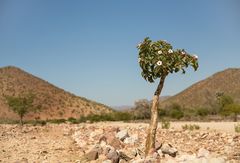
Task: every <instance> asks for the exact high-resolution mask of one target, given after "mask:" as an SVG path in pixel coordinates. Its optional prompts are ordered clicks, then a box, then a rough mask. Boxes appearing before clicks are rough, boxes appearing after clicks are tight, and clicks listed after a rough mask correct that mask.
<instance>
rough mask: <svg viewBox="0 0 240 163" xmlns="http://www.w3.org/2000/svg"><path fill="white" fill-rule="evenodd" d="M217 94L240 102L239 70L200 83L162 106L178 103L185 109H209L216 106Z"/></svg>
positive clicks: (225, 72)
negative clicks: (222, 94)
mask: <svg viewBox="0 0 240 163" xmlns="http://www.w3.org/2000/svg"><path fill="white" fill-rule="evenodd" d="M216 93H224V94H226V95H229V96H231V97H232V98H233V99H234V101H235V102H240V69H239V68H229V69H226V70H224V71H221V72H218V73H216V74H214V75H212V76H210V77H208V78H207V79H205V80H202V81H199V82H197V83H196V84H193V85H192V86H190V87H189V88H187V89H186V90H184V91H182V92H180V93H179V94H177V95H175V96H172V97H170V98H168V99H167V100H165V101H163V102H162V103H161V106H163V107H166V106H169V105H171V104H173V103H177V104H179V105H181V106H182V107H185V108H194V107H206V108H209V107H211V106H214V104H216Z"/></svg>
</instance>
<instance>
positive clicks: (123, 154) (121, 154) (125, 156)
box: [119, 151, 132, 161]
mask: <svg viewBox="0 0 240 163" xmlns="http://www.w3.org/2000/svg"><path fill="white" fill-rule="evenodd" d="M119 157H120V159H122V160H125V161H130V160H131V159H132V158H130V157H129V156H127V155H126V154H125V153H124V152H121V151H120V152H119Z"/></svg>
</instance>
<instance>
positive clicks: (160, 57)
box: [137, 37, 198, 155]
mask: <svg viewBox="0 0 240 163" xmlns="http://www.w3.org/2000/svg"><path fill="white" fill-rule="evenodd" d="M137 48H138V50H139V57H138V62H139V64H140V67H141V68H142V76H143V78H144V79H145V80H147V81H149V82H151V83H152V82H154V80H156V79H157V78H160V82H159V84H158V86H157V89H156V91H155V93H154V97H153V100H152V107H151V121H150V125H149V129H148V134H147V138H146V144H145V154H146V155H147V154H149V152H150V151H151V149H154V148H155V140H156V130H157V125H158V123H157V122H158V121H157V119H158V112H157V108H158V103H159V96H160V94H161V91H162V88H163V85H164V81H165V78H166V77H167V75H168V74H169V73H174V72H179V71H182V72H183V73H185V68H187V67H188V66H189V65H190V66H192V67H193V68H194V70H195V71H196V70H197V69H198V57H197V56H196V55H193V56H192V55H190V54H188V53H187V52H186V51H185V50H184V49H176V50H174V49H173V47H172V45H171V44H169V43H167V42H166V41H162V40H160V41H156V42H153V41H152V40H150V39H149V38H148V37H147V38H145V39H144V40H143V42H142V43H140V44H139V45H138V46H137Z"/></svg>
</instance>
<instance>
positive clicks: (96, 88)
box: [0, 0, 240, 106]
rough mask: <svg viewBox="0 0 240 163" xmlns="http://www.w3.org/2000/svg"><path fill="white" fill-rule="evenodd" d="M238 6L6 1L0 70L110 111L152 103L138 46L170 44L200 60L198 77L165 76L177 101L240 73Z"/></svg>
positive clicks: (220, 1) (232, 0) (0, 13)
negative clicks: (222, 75)
mask: <svg viewBox="0 0 240 163" xmlns="http://www.w3.org/2000/svg"><path fill="white" fill-rule="evenodd" d="M239 9H240V3H239V1H237V0H229V1H224V0H213V1H207V0H204V1H195V2H193V1H190V0H186V1H181V2H180V1H177V0H172V1H151V2H149V1H141V2H140V1H137V0H133V1H126V0H125V1H117V2H116V1H115V2H113V1H109V0H106V1H101V2H100V1H94V2H93V1H91V2H90V1H64V0H63V1H56V0H53V1H47V0H41V1H40V0H36V1H31V0H22V1H17V0H8V1H7V0H2V1H0V58H1V59H0V67H4V66H8V65H12V66H16V67H19V68H21V69H23V70H25V71H27V72H29V73H31V74H33V75H35V76H38V77H40V78H42V79H44V80H47V81H49V82H50V83H52V84H54V85H56V86H58V87H60V88H62V89H64V90H66V91H69V92H72V93H74V94H76V95H78V96H83V97H86V98H89V99H91V100H95V101H97V102H101V103H104V104H106V105H109V106H121V105H133V104H134V101H135V100H138V99H148V100H150V99H151V97H152V95H153V93H154V90H155V89H156V84H157V83H155V84H150V83H147V82H146V81H145V80H144V79H143V78H142V77H141V74H140V73H141V70H140V67H139V65H138V59H137V57H138V52H137V49H136V45H137V44H138V43H139V42H140V41H142V40H143V39H144V38H145V37H147V36H149V37H150V38H151V39H153V40H160V39H162V40H167V41H168V42H170V43H171V44H172V45H173V47H174V48H183V49H186V51H188V52H189V53H192V54H197V55H198V56H199V65H200V67H199V70H198V71H197V72H193V70H192V69H191V68H189V69H187V73H186V74H185V75H182V74H181V73H179V74H171V75H169V76H168V77H167V79H166V83H165V87H164V89H163V93H162V96H166V95H174V94H177V93H179V92H180V91H182V90H184V89H185V88H187V87H189V86H190V85H192V84H194V83H196V82H198V81H200V80H203V79H205V78H206V77H209V76H210V75H212V74H213V73H216V72H218V71H222V70H224V69H226V68H239V67H240V64H239V60H240V55H239V51H240V46H239V43H240V30H239V29H240V10H239Z"/></svg>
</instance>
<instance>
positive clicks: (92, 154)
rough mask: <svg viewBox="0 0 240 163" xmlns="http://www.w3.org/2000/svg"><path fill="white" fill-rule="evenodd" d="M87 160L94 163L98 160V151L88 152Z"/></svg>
mask: <svg viewBox="0 0 240 163" xmlns="http://www.w3.org/2000/svg"><path fill="white" fill-rule="evenodd" d="M85 158H86V159H87V160H88V161H92V160H96V159H98V151H96V150H91V151H90V152H88V153H87V154H85Z"/></svg>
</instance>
